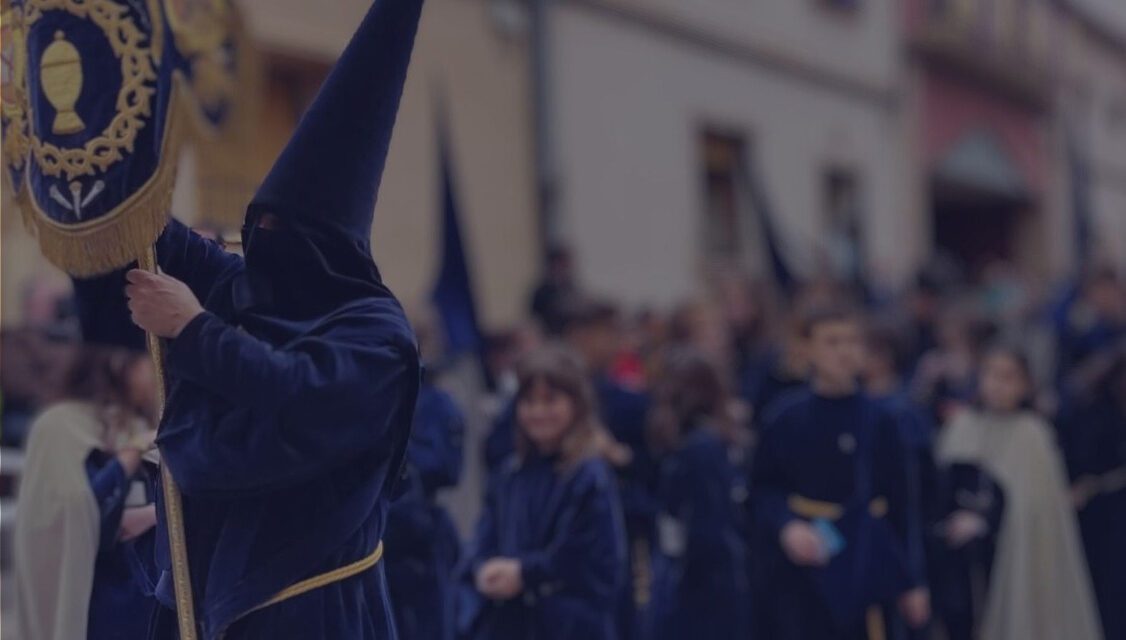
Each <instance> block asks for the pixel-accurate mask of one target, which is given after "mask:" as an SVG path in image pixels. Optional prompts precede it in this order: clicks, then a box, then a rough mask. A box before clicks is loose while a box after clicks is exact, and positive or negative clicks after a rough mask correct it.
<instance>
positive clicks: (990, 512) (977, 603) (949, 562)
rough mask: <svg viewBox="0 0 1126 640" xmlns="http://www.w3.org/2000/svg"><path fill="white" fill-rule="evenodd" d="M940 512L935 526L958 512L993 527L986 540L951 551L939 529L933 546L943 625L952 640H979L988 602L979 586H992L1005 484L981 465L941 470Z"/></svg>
mask: <svg viewBox="0 0 1126 640" xmlns="http://www.w3.org/2000/svg"><path fill="white" fill-rule="evenodd" d="M938 477H939V482H938V488H939V490H938V497H937V503H938V513H939V514H940V518H939V520H938V521H937V522H936V523H935V525H939V524H941V523H942V522H944V521H945V519H946V518H948V517H949V516H950V515H952V514H953V513H954V512H955V511H959V510H965V511H972V512H974V513H976V514H978V515H979V516H981V517H982V518H984V519H985V522H986V523H987V525H988V532H987V533H986V535H984V536H982V537H980V538H978V539H976V540H972V541H970V542H968V543H966V544H965V545H964V546H962V547H960V548H951V547H950V546H949V545H948V544H947V542H946V539H945V536H944V535H942V530H941V528H940V527H938V526H933V527H932V529H931V531H930V535H929V539H928V545H927V559H928V563H929V565H930V567H931V572H930V587H931V606H932V609H933V610H934V619H935V622H936V625H937V626H941V627H942V630H943V631H944V633H945V635H946V637H948V638H950V640H973V638H974V637H975V635H974V629H975V626H976V625H977V623H978V622H979V621H980V618H981V614H982V611H983V607H984V605H985V603H984V602H982V601H981V599H980V598H977V597H975V591H976V590H977V589H978V588H979V585H982V584H984V585H986V587H988V582H989V573H990V568H991V567H992V565H993V554H994V551H995V548H996V537H997V532H998V531H999V530H1000V527H1001V517H1002V515H1003V514H1004V510H1005V495H1004V493H1003V492H1002V491H1001V487H1000V485H998V484H997V482H996V481H995V480H994V479H993V478H992V477H991V476H990V475H989V474H988V473H986V472H985V471H984V470H983V469H981V468H980V467H978V466H977V465H972V464H965V463H958V464H952V465H948V466H946V467H943V468H941V469H939V476H938Z"/></svg>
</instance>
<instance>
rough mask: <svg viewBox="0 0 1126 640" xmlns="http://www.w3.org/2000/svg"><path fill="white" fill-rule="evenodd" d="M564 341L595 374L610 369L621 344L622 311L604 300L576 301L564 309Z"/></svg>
mask: <svg viewBox="0 0 1126 640" xmlns="http://www.w3.org/2000/svg"><path fill="white" fill-rule="evenodd" d="M563 341H564V342H566V343H567V344H568V345H569V346H570V347H571V348H572V349H574V350H575V351H576V352H578V354H579V356H580V357H581V358H582V360H583V363H584V364H585V365H586V367H587V370H588V371H589V372H590V373H592V374H595V375H598V374H601V373H604V372H605V371H606V370H607V369H609V367H610V365H611V364H612V363H613V361H614V357H615V356H616V355H617V353H618V349H619V348H620V346H621V330H620V326H619V319H618V310H617V309H616V308H615V307H614V305H612V304H610V303H609V302H604V301H601V300H589V299H587V300H575V301H573V302H572V303H570V304H568V305H567V306H566V307H565V308H564V310H563Z"/></svg>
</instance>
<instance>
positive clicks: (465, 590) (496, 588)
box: [458, 347, 626, 640]
mask: <svg viewBox="0 0 1126 640" xmlns="http://www.w3.org/2000/svg"><path fill="white" fill-rule="evenodd" d="M519 377H520V390H519V392H518V394H517V399H516V423H517V430H516V436H515V438H516V453H515V455H514V456H513V457H511V458H510V459H509V460H508V462H506V463H505V465H504V466H503V467H502V468H501V469H500V470H499V472H498V473H497V475H496V476H494V478H493V479H492V483H491V486H490V488H489V491H488V495H487V496H486V500H485V506H484V512H483V513H482V515H481V519H480V522H479V523H478V525H477V531H476V534H475V537H474V540H473V543H472V545H471V546H470V549H469V552H468V557H467V558H466V562H465V563H464V568H463V586H462V588H461V592H462V593H461V597H460V598H459V611H458V620H459V625H458V626H459V630H460V631H461V633H462V635H463V636H464V637H466V638H473V639H480V640H486V639H489V640H524V639H525V638H537V639H540V640H571V639H573V640H614V639H615V638H617V637H618V636H617V630H616V620H615V608H616V606H617V603H618V597H619V594H620V590H621V588H622V584H623V580H624V577H625V575H624V573H625V566H626V554H625V548H624V530H623V525H622V515H621V506H620V504H619V501H618V492H617V486H616V483H615V481H614V477H613V473H612V472H611V470H610V468H609V467H608V466H607V464H606V462H604V461H603V460H602V458H601V451H600V448H601V447H603V446H605V445H604V443H605V440H604V438H605V436H604V435H603V434H602V431H601V427H600V426H598V422H597V418H596V416H595V414H594V407H593V402H594V401H593V397H592V392H591V389H590V386H589V384H588V383H587V381H586V374H585V372H584V370H583V367H582V365H581V364H580V363H579V362H578V360H577V359H576V358H575V357H574V356H572V355H571V354H570V353H569V352H567V351H564V350H562V349H559V348H556V347H547V348H544V349H541V350H539V351H536V352H534V353H532V354H529V356H528V357H527V358H526V359H525V360H524V361H523V362H522V363H521V366H520V369H519Z"/></svg>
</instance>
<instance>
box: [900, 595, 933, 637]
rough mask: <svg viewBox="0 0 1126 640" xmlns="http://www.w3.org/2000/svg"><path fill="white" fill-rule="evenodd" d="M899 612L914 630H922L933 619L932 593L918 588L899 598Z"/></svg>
mask: <svg viewBox="0 0 1126 640" xmlns="http://www.w3.org/2000/svg"><path fill="white" fill-rule="evenodd" d="M899 612H900V613H901V614H902V615H903V618H904V620H906V621H907V624H908V626H910V627H911V628H912V629H922V628H923V627H924V626H925V625H926V624H927V622H928V621H929V620H930V617H931V594H930V591H929V590H927V589H926V588H925V587H916V588H914V589H911V590H910V591H908V592H906V593H904V594H903V595H901V596H899Z"/></svg>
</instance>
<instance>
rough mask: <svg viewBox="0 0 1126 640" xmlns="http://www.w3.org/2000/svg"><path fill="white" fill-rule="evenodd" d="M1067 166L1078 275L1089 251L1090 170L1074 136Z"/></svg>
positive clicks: (1068, 146)
mask: <svg viewBox="0 0 1126 640" xmlns="http://www.w3.org/2000/svg"><path fill="white" fill-rule="evenodd" d="M1067 164H1068V173H1069V176H1070V178H1071V212H1072V216H1073V217H1074V224H1075V251H1076V253H1075V256H1076V264H1077V265H1078V270H1079V272H1080V273H1082V272H1083V270H1084V267H1085V266H1086V265H1084V264H1083V262H1084V261H1085V260H1086V258H1087V256H1088V255H1090V251H1091V216H1092V212H1091V170H1090V167H1089V166H1088V164H1087V158H1086V154H1085V153H1084V150H1083V149H1081V148H1080V145H1079V142H1078V141H1077V140H1076V139H1075V137H1074V136H1069V139H1068V141H1067Z"/></svg>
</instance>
